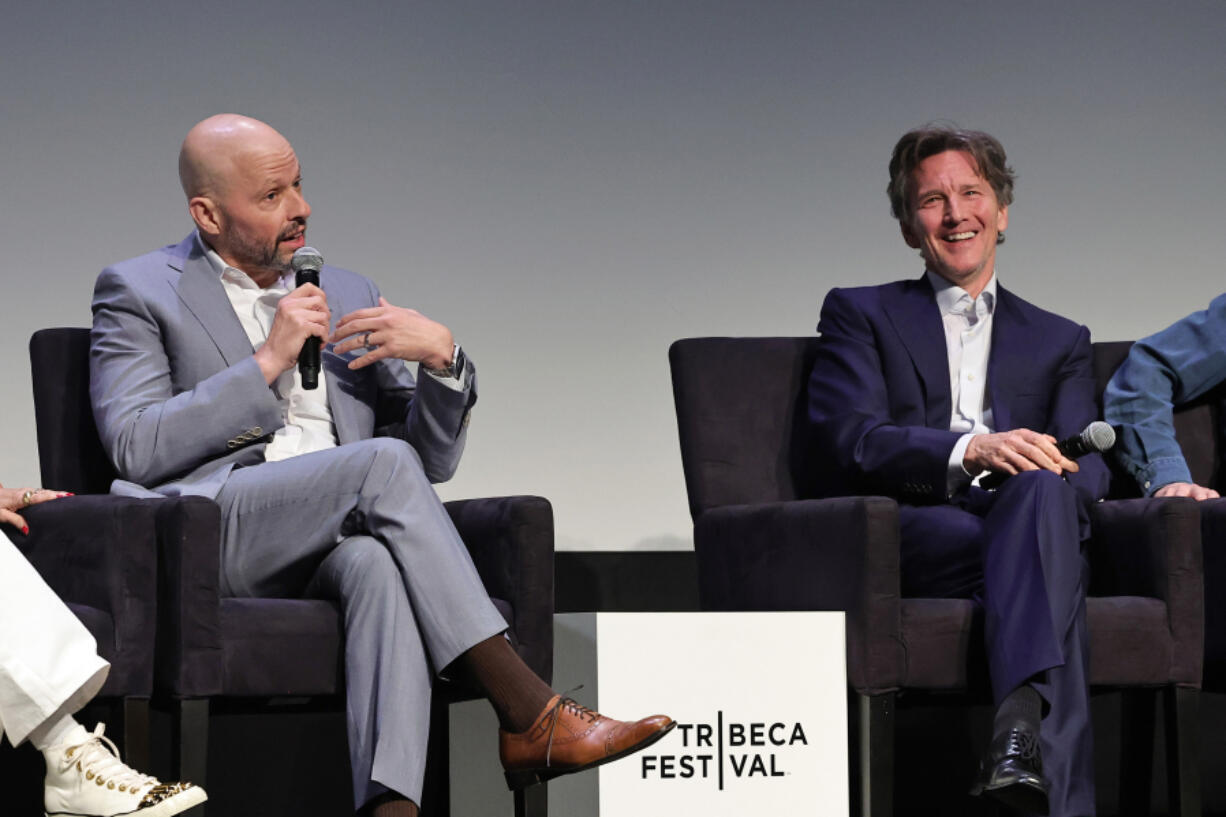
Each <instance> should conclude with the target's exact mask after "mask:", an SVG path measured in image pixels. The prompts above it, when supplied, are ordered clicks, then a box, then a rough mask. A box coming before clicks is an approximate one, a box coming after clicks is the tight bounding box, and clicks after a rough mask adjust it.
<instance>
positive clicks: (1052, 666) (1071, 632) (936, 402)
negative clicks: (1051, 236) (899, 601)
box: [809, 127, 1107, 815]
mask: <svg viewBox="0 0 1226 817" xmlns="http://www.w3.org/2000/svg"><path fill="white" fill-rule="evenodd" d="M888 192H889V196H890V204H891V209H892V212H893V215H894V217H895V218H897V219H898V222H899V225H900V227H901V229H902V235H903V239H904V240H905V241H906V243H907V245H908V246H909V247H912V248H914V249H917V250H919V253H920V256H921V257H922V258H923V259H924V267H925V269H924V274H923V275H922V276H920V277H919V278H918V279H912V280H906V281H897V282H895V283H891V284H884V285H881V286H873V287H860V288H855V289H834V290H832V291H831V292H830V294H829V295H828V296H827V297H826V302H825V304H824V305H823V307H822V314H821V322H820V324H819V326H818V331H819V332H820V333H821V341H820V349H819V352H818V356H817V361H816V363H815V365H814V369H813V375H812V378H811V380H810V390H809V416H810V420H811V422H812V424H813V426H814V429H815V431H816V438H817V443H816V444H817V445H818V446H820V450H821V453H822V455H823V456H824V457H826V458H827V461H828V463H829V465H828V467H827V468H826V470H825V472H824V474H822V475H821V480H822V485H821V490H822V492H823V493H824V494H826V495H831V496H833V495H848V494H877V495H885V496H891V497H894V498H896V499H897V500H898V501H899V524H900V533H901V550H902V553H901V559H902V591H903V595H905V596H911V597H915V596H924V597H952V598H973V599H975V600H976V601H977V602H979V604H980V605H981V606H982V608H983V612H984V618H985V639H986V648H987V655H988V663H989V672H990V675H991V680H992V689H993V695H994V699H995V702H996V707H997V709H996V715H995V720H994V725H993V735H992V739H991V742H990V744H989V746H988V747H987V751H986V752H985V755H984V759H983V762H982V766H981V769H980V771H979V774H978V778H977V780H976V783H975V785H974V787H973V788H972V793H973V794H977V795H978V794H984V795H988V796H991V797H993V798H994V799H996V800H998V801H1000V802H1003V803H1005V804H1006V805H1009V806H1012V807H1013V808H1015V809H1017V810H1019V811H1022V812H1026V813H1037V814H1047V813H1049V812H1050V813H1051V814H1055V815H1091V814H1093V813H1094V780H1093V744H1092V736H1091V731H1090V720H1089V692H1088V687H1087V672H1088V654H1087V644H1086V640H1087V635H1086V622H1085V586H1086V582H1085V562H1084V560H1083V557H1082V551H1081V542H1082V540H1083V539H1085V538H1086V536H1087V535H1088V522H1087V513H1086V509H1087V506H1088V504H1089V503H1090V502H1092V501H1094V500H1096V499H1098V498H1100V497H1101V496H1102V495H1103V494H1104V493H1105V491H1106V487H1107V470H1106V466H1105V465H1104V464H1103V462H1102V459H1101V458H1100V457H1099V456H1098V455H1092V456H1089V457H1085V458H1083V459H1081V460H1080V461H1079V462H1072V461H1070V460H1069V459H1067V458H1065V457H1064V456H1063V455H1062V454H1061V453H1060V451H1059V450H1058V449H1057V447H1056V440H1057V439H1063V438H1065V437H1069V436H1072V435H1075V434H1077V433H1078V432H1080V431H1081V430H1082V429H1083V428H1084V427H1085V426H1086V425H1087V424H1088V423H1090V422H1091V421H1093V420H1094V419H1096V416H1097V409H1096V406H1095V400H1094V377H1093V372H1092V369H1091V353H1090V333H1089V331H1088V330H1087V329H1086V328H1085V327H1084V326H1079V325H1077V324H1075V323H1072V322H1071V321H1068V320H1066V319H1064V318H1061V317H1059V316H1057V315H1053V314H1052V313H1050V312H1046V311H1043V310H1041V309H1039V308H1037V307H1035V306H1033V305H1031V304H1029V303H1027V302H1026V301H1023V300H1022V299H1021V298H1019V297H1017V296H1016V295H1014V294H1013V293H1011V292H1009V291H1008V290H1006V289H1005V288H1004V287H1002V286H1000V285H999V283H998V280H997V274H996V272H997V270H996V248H997V246H998V245H999V244H1000V243H1002V242H1003V241H1004V231H1005V228H1006V226H1007V225H1008V223H1009V204H1010V203H1011V202H1012V201H1013V171H1012V169H1011V168H1009V167H1008V166H1007V165H1006V162H1005V152H1004V149H1003V148H1002V147H1001V145H1000V143H999V142H998V141H997V140H996V139H995V138H993V137H992V136H989V135H988V134H986V133H980V132H976V131H964V130H959V129H956V128H950V127H926V128H922V129H918V130H914V131H911V132H909V133H907V134H905V135H904V136H903V137H902V139H900V140H899V142H898V144H897V145H896V146H895V148H894V154H893V157H892V158H891V160H890V183H889V187H888ZM989 472H996V473H997V474H1000V475H1009V478H1008V479H1006V480H1004V481H1003V482H1001V483H1000V484H999V487H997V488H996V489H994V490H988V489H985V488H983V487H980V484H979V483H980V479H981V477H983V476H985V475H986V474H987V473H989Z"/></svg>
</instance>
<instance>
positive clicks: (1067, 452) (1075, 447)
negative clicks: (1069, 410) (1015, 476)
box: [979, 420, 1115, 491]
mask: <svg viewBox="0 0 1226 817" xmlns="http://www.w3.org/2000/svg"><path fill="white" fill-rule="evenodd" d="M1113 445H1115V429H1114V428H1112V427H1111V424H1110V423H1104V422H1103V421H1102V420H1095V421H1094V422H1092V423H1090V424H1089V425H1088V426H1086V427H1085V428H1084V429H1082V431H1081V433H1080V434H1078V435H1076V436H1075V437H1068V438H1066V439H1063V440H1060V442H1058V443H1056V448H1058V449H1060V453H1061V454H1063V455H1064V456H1066V457H1068V458H1069V459H1070V460H1075V459H1078V458H1080V457H1084V456H1085V455H1086V454H1102V453H1104V452H1106V451H1110V450H1111V447H1112V446H1113ZM1010 476H1012V474H1006V473H1004V472H1003V471H993V472H992V473H990V474H988V475H987V476H986V477H984V478H983V479H981V480H979V487H980V488H983V489H984V490H988V491H990V490H992V489H993V488H999V487H1000V485H1001V483H1002V482H1004V481H1005V480H1007V479H1008V478H1009V477H1010Z"/></svg>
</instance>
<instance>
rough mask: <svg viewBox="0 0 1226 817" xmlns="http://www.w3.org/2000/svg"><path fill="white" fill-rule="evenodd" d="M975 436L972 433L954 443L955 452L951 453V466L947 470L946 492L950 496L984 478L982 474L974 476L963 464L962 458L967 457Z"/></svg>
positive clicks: (964, 435)
mask: <svg viewBox="0 0 1226 817" xmlns="http://www.w3.org/2000/svg"><path fill="white" fill-rule="evenodd" d="M974 436H975V435H974V434H970V433H967V434H963V435H962V436H961V437H959V438H958V441H957V442H956V443H954V449H953V451H950V452H949V464H948V465H947V466H946V468H945V491H946V493H947V494H948V495H949V496H953V495H954V494H955V493H957V491H958V489H959V488H962V487H964V486H965V485H967V484H968V483H970V481H971V480H973V479H975V478H977V477H979V476H982V474H972V473H971V472H970V471H967V470H966V467H965V466H964V465H963V464H962V458H963V457H965V456H966V447H967V446H968V445H970V444H971V437H974Z"/></svg>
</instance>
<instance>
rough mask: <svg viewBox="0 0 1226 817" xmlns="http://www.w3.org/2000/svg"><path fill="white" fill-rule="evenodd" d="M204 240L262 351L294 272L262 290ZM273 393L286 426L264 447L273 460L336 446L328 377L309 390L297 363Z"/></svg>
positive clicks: (236, 308) (232, 300)
mask: <svg viewBox="0 0 1226 817" xmlns="http://www.w3.org/2000/svg"><path fill="white" fill-rule="evenodd" d="M196 240H197V241H199V242H200V245H201V248H202V249H203V250H204V254H205V257H206V258H208V260H209V264H211V265H212V266H213V269H214V270H216V271H217V274H218V276H219V277H220V279H221V286H222V288H223V289H225V291H226V297H227V298H229V299H230V305H231V306H233V307H234V314H236V315H237V316H238V322H239V323H240V324H242V327H243V331H244V332H245V333H246V334H247V340H249V341H251V348H252V349H259V348H260V347H261V346H263V345H264V341H266V340H268V332H269V330H270V329H272V321H273V317H274V316H275V315H276V313H277V304H278V303H279V302H280V300H281V298H283V297H284V296H286V295H288V294H289V292H290V291H291V290H293V289H294V288H295V287H294V275H293V273H290V272H287V273H286V274H285V275H283V276H281V278H280V279H278V280H277V282H276V283H275V284H273V285H272V286H271V287H268V288H267V289H262V288H261V287H260V286H259V285H258V284H257V283H256V282H255V281H253V280H251V278H250V276H248V275H247V273H245V272H243V271H242V270H240V269H236V268H235V267H231V266H230V265H228V264H227V263H226V262H225V261H223V260H222V259H221V256H220V255H218V254H217V253H216V251H214V250H213V249H212V248H211V247H209V245H208V244H206V243H205V241H204V239H202V238H200V236H199V234H197V236H196ZM272 388H273V392H274V393H275V394H276V395H277V399H278V402H279V403H280V406H281V419H282V420H283V421H284V425H282V426H281V427H280V428H279V429H277V430H276V432H275V433H274V434H273V438H272V442H270V443H269V444H268V447H267V448H265V449H264V459H265V460H267V461H268V462H276V461H277V460H284V459H289V458H290V457H295V456H297V455H299V454H309V453H310V452H312V451H322V450H324V449H325V448H335V447H336V446H337V445H338V440H337V439H336V425H335V424H334V423H333V422H332V409H331V408H330V407H329V406H328V379H327V378H326V377H320V378H319V388H316V389H304V388H303V387H302V376H301V375H299V373H298V367H297V366H294V367H293V368H291V369H288V370H286V371H284V372H281V374H280V375H278V376H277V379H276V380H274V381H273V383H272Z"/></svg>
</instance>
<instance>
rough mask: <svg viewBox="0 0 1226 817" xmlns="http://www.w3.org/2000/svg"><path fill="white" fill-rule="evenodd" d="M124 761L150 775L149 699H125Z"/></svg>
mask: <svg viewBox="0 0 1226 817" xmlns="http://www.w3.org/2000/svg"><path fill="white" fill-rule="evenodd" d="M123 754H124V761H125V762H126V763H127V764H128V765H129V766H131V767H132V768H133V769H136V770H137V771H140V772H144V773H145V774H148V773H149V763H150V761H151V760H152V759H153V753H152V750H151V748H150V738H149V699H148V698H124V699H123Z"/></svg>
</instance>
